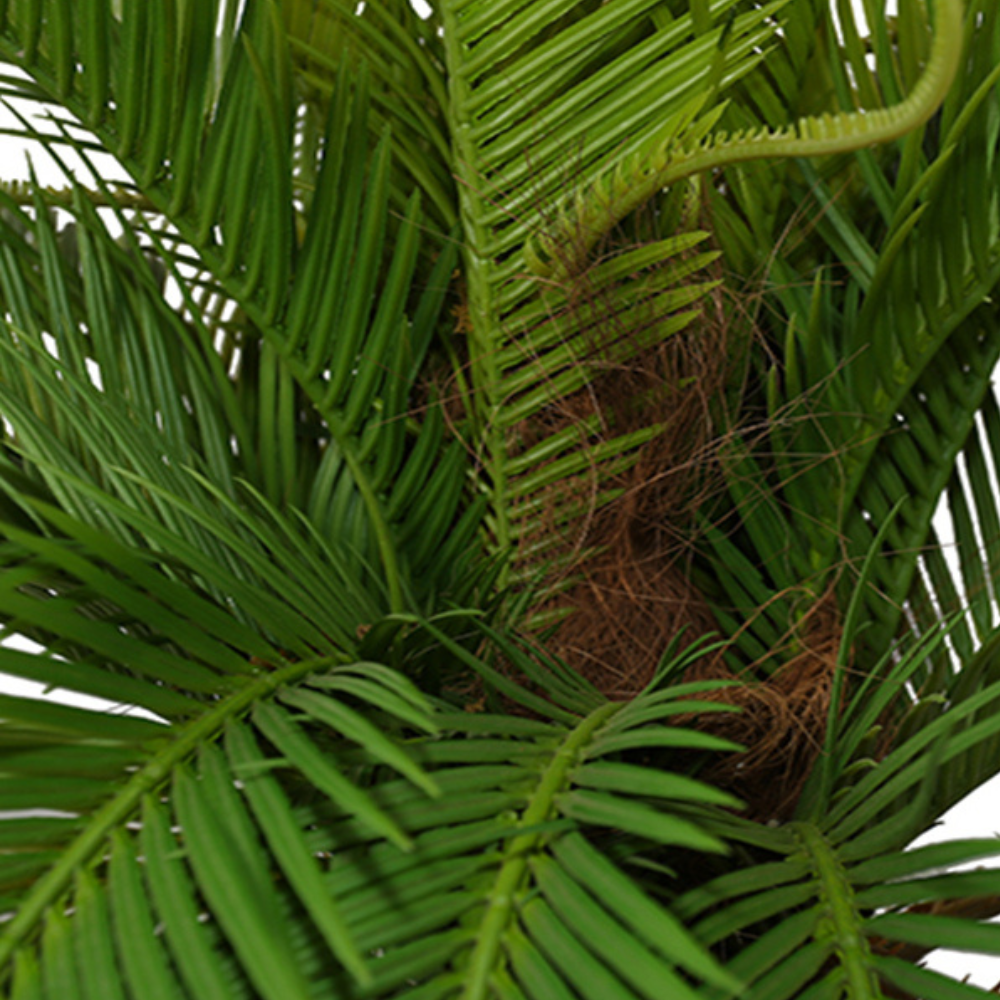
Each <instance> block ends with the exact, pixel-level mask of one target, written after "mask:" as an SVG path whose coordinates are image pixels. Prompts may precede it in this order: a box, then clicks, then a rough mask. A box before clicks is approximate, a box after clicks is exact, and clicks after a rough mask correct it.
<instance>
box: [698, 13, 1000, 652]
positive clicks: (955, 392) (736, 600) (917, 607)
mask: <svg viewBox="0 0 1000 1000" xmlns="http://www.w3.org/2000/svg"><path fill="white" fill-rule="evenodd" d="M969 22H970V24H973V23H974V24H976V25H977V28H981V30H982V32H983V34H982V36H981V38H982V45H981V47H978V46H977V47H976V48H975V50H974V55H972V56H970V63H969V70H968V72H966V73H965V74H964V75H963V76H962V78H961V79H960V80H959V81H958V82H957V84H956V86H955V87H954V89H953V91H952V93H951V95H950V96H949V99H948V102H947V104H946V106H945V108H944V109H943V111H942V120H941V123H940V126H939V127H938V128H937V129H936V134H935V136H934V138H933V140H932V139H931V137H930V136H929V135H928V134H926V133H914V134H913V135H911V136H909V137H907V138H906V139H905V140H904V141H903V142H902V143H901V144H900V147H899V149H898V152H897V154H896V155H893V156H890V155H889V154H888V153H884V154H881V155H880V156H878V157H876V155H875V154H873V153H871V152H867V153H860V154H856V156H855V157H853V158H852V161H837V162H833V161H831V162H830V163H829V165H828V169H827V170H825V171H823V170H821V171H818V170H817V169H815V168H814V167H813V166H811V165H809V164H806V163H803V164H802V165H801V167H800V168H799V170H798V173H799V174H800V179H799V180H796V179H795V173H796V171H789V170H785V171H784V172H783V174H782V175H781V176H783V177H784V181H780V180H779V175H778V174H777V173H776V169H777V168H776V167H775V166H774V165H771V164H763V165H759V166H757V167H754V168H753V169H752V171H751V173H750V174H749V175H748V178H745V179H743V180H735V179H734V181H733V190H734V192H736V199H735V202H736V204H737V205H738V206H739V212H735V211H734V210H733V206H732V204H731V203H729V202H724V201H723V200H722V199H718V201H717V202H715V203H714V204H717V206H718V208H719V211H720V212H721V213H722V214H723V215H724V217H725V219H726V223H725V225H724V227H723V228H722V229H721V230H720V232H722V233H723V234H725V239H724V240H723V247H724V248H725V252H726V254H727V256H728V255H729V254H730V253H732V254H733V255H734V256H738V255H739V254H740V253H741V252H742V251H741V249H740V248H741V247H749V246H750V245H760V244H761V241H765V242H766V241H767V240H768V239H776V238H777V233H775V232H774V230H773V228H769V227H773V226H774V225H775V220H776V219H779V218H783V217H784V214H783V212H782V211H781V210H780V209H779V208H778V207H777V206H774V207H773V208H772V209H771V210H770V214H767V215H764V214H762V213H761V211H760V209H759V205H758V203H757V200H756V199H755V197H754V196H753V195H752V193H751V192H752V191H755V190H757V184H760V183H763V184H764V185H765V186H768V185H770V186H773V185H775V184H778V185H779V187H780V186H783V187H784V190H785V192H786V194H785V197H789V196H790V197H793V198H794V197H795V195H792V194H791V191H797V192H799V197H800V198H801V199H803V200H804V201H805V203H806V204H810V203H811V204H814V205H815V209H814V214H815V219H816V221H815V227H816V231H817V233H818V234H819V236H820V237H821V239H808V242H806V234H805V233H802V234H798V233H796V234H794V235H792V236H791V237H789V239H790V242H793V244H794V241H795V240H796V239H798V240H801V241H802V245H803V246H806V245H808V247H809V250H810V253H811V254H812V256H808V257H806V256H803V255H802V254H800V253H798V251H796V250H795V249H794V245H793V249H792V250H791V252H790V253H788V254H782V255H779V256H778V257H777V258H775V263H774V268H773V274H772V275H771V276H770V277H769V281H770V282H771V283H773V285H774V288H775V292H774V295H775V298H776V301H779V302H781V307H780V309H781V319H780V320H779V323H778V324H777V330H776V331H775V335H774V336H775V341H776V349H777V350H778V351H779V352H780V356H781V362H780V364H777V365H773V366H771V367H770V370H768V371H766V372H765V373H763V374H764V376H765V377H766V380H767V381H766V390H765V391H766V399H767V407H768V416H769V421H770V426H769V428H768V433H767V435H766V438H765V437H762V439H761V442H760V445H763V447H760V445H758V444H757V443H756V442H754V441H747V442H746V443H745V444H744V446H743V449H742V451H739V450H737V451H734V453H733V457H732V461H731V476H732V480H733V485H732V499H733V500H734V502H735V506H736V508H737V509H740V510H743V511H744V514H743V520H744V527H743V528H742V529H741V533H740V535H741V537H740V539H739V540H737V539H735V538H731V537H723V536H722V535H721V534H716V536H715V542H714V544H715V551H716V556H715V561H716V563H717V565H719V566H722V567H725V566H726V565H727V564H728V565H732V564H733V563H734V560H736V559H737V558H738V557H739V558H742V559H743V560H744V561H745V562H746V563H747V564H748V565H749V564H752V565H753V566H754V569H753V570H752V571H751V572H749V573H748V574H744V575H742V576H741V578H740V580H739V581H737V580H736V579H735V578H732V577H731V576H729V577H728V578H727V579H728V582H727V583H725V587H726V590H727V598H726V600H725V603H726V604H727V605H728V606H729V607H730V608H736V609H747V608H750V607H753V606H754V605H755V604H756V605H757V606H759V605H762V604H764V603H765V602H768V603H769V611H768V614H767V615H765V616H761V618H760V619H758V622H757V624H754V625H753V626H752V627H751V629H750V630H749V632H748V633H747V634H746V635H745V636H744V638H743V642H744V648H745V649H746V651H747V653H748V654H750V655H753V656H754V657H755V658H756V657H758V656H759V655H760V652H761V649H762V647H763V646H766V645H767V644H769V643H771V642H773V641H774V640H775V639H777V638H778V637H780V636H781V635H782V634H784V633H785V632H787V630H788V628H789V627H790V624H791V623H792V622H793V620H794V611H793V610H792V606H793V605H794V602H795V599H796V594H801V592H802V591H806V592H809V593H812V594H813V595H814V596H815V595H818V594H820V593H822V592H823V591H824V589H825V587H826V586H828V584H829V580H830V573H831V572H836V571H837V570H838V567H840V566H842V565H843V564H844V563H845V561H846V562H847V564H848V566H850V565H851V564H852V563H856V562H857V561H859V560H860V559H861V558H862V557H863V554H864V553H865V552H867V550H868V547H869V546H870V544H871V540H872V538H873V537H874V535H875V533H876V532H877V530H878V527H879V526H880V525H881V524H883V523H884V521H885V519H886V517H887V515H888V513H889V511H890V510H891V509H892V508H893V507H894V506H895V505H896V504H897V503H899V502H900V501H901V500H903V501H905V503H904V505H903V508H902V512H901V516H900V517H899V518H898V519H897V520H896V521H895V522H894V524H893V526H892V528H891V529H890V532H889V535H888V536H887V539H886V552H885V556H886V557H885V558H884V559H882V560H880V562H879V564H878V569H877V572H876V576H875V578H874V579H873V580H872V581H871V586H870V588H869V591H868V594H867V596H866V601H867V611H868V614H869V616H870V617H871V618H872V619H873V621H872V624H871V625H870V627H869V629H868V631H867V633H866V634H865V636H864V637H863V638H862V639H861V642H862V643H863V645H864V646H865V648H866V649H868V650H870V651H871V652H872V653H874V655H876V656H878V655H880V654H881V652H882V651H884V650H885V649H886V648H887V646H888V644H889V643H890V642H891V640H892V638H893V637H894V636H895V634H896V633H897V631H898V630H899V628H900V627H901V622H903V619H904V610H907V611H908V612H909V613H913V614H915V615H916V616H917V620H918V622H919V625H918V631H919V632H925V631H927V630H928V629H929V628H930V627H931V626H932V625H933V624H934V623H936V622H938V621H939V620H940V615H939V611H935V610H934V607H933V606H934V602H935V600H936V599H937V598H940V600H939V601H938V608H939V610H941V609H943V611H942V612H941V613H943V614H945V615H947V614H949V613H951V612H952V611H954V610H956V607H957V605H956V604H955V602H954V601H949V600H948V599H946V594H945V591H944V590H942V591H941V592H940V593H937V591H938V588H939V586H940V587H945V588H947V587H948V586H950V585H949V584H947V583H946V582H945V581H947V580H950V577H951V574H950V572H948V571H947V570H946V569H945V566H944V562H943V560H942V558H941V556H940V554H939V553H936V552H934V551H933V549H934V548H935V536H934V534H933V529H932V526H931V522H932V518H933V516H934V513H935V510H936V509H937V505H938V499H939V497H940V496H941V494H942V492H944V491H945V490H946V489H949V490H950V495H951V496H952V497H953V498H954V501H953V503H954V505H956V506H957V507H958V508H959V511H960V512H959V520H960V521H961V524H962V528H961V530H962V531H963V532H964V533H965V535H966V537H967V538H968V539H969V540H970V541H971V540H972V539H973V538H974V534H972V533H970V531H969V529H968V524H969V522H968V519H967V518H965V519H964V520H963V519H962V515H961V510H963V509H965V508H966V507H974V509H975V510H976V512H977V514H978V515H979V517H981V518H982V519H983V520H982V523H983V524H984V525H986V526H987V528H986V530H989V529H988V526H989V524H991V523H992V521H991V517H992V518H993V519H994V520H995V511H993V510H992V503H991V501H990V500H989V498H988V490H987V488H986V486H985V472H984V471H983V469H982V452H983V448H982V444H981V442H980V441H979V440H978V439H979V434H980V432H979V431H977V430H976V428H975V423H976V418H977V414H978V413H980V412H984V413H988V412H989V411H990V407H991V406H992V404H991V403H990V399H991V392H990V388H989V385H990V379H991V375H992V370H993V367H994V365H995V363H996V361H997V357H998V355H997V352H996V344H995V338H994V337H992V336H991V335H990V331H991V330H992V328H993V326H994V324H995V310H994V309H993V308H992V305H991V302H990V299H989V290H990V289H992V288H994V287H995V285H996V282H997V280H998V279H1000V271H998V270H997V267H998V262H1000V256H998V248H1000V244H998V242H997V241H998V232H1000V231H998V229H997V225H996V219H997V205H996V192H995V190H994V188H993V186H992V185H990V184H988V183H982V182H981V177H982V176H983V174H982V172H983V171H984V170H985V171H987V172H988V171H989V170H990V169H991V167H990V164H992V163H993V162H994V161H995V159H996V145H997V134H996V126H995V121H994V119H995V109H996V100H997V70H996V66H995V62H993V61H991V60H990V58H989V57H988V55H987V53H988V52H989V51H990V44H991V43H990V41H989V40H990V39H991V38H995V36H996V28H997V18H996V11H995V10H993V9H992V8H990V9H989V10H985V9H983V10H980V9H979V7H977V8H976V9H974V10H972V11H970V13H969ZM918 27H919V28H920V31H923V32H925V33H926V32H927V31H928V30H929V28H928V27H927V26H926V25H924V26H923V27H920V26H919V25H918ZM827 30H829V28H828V29H827ZM880 30H881V29H880ZM913 37H914V35H913V34H911V35H909V36H907V38H908V42H909V44H912V42H913ZM901 44H902V43H901ZM904 61H905V60H904ZM832 65H835V66H836V65H838V61H837V60H833V63H832ZM879 79H880V80H881V79H882V77H881V76H880V78H879ZM887 85H888V84H887ZM897 86H898V87H902V86H903V81H899V82H898V83H897ZM788 99H789V100H791V99H792V96H791V95H790V96H789V97H788ZM741 169H744V168H741ZM751 178H752V179H753V180H752V181H751ZM765 178H767V179H766V180H765ZM860 178H864V179H865V181H866V182H867V183H866V188H865V191H866V201H864V202H863V203H857V204H855V203H853V202H852V199H854V197H855V196H854V195H853V194H852V185H856V184H857V183H858V180H859V179H860ZM751 183H753V186H752V187H751V186H750V185H751ZM837 192H843V193H842V194H838V193H837ZM959 192H960V193H961V194H959ZM959 198H961V199H962V200H961V202H959V201H958V200H957V199H959ZM844 202H846V204H842V203H844ZM741 216H742V217H741ZM809 225H812V223H811V222H810V223H809ZM823 245H825V247H826V252H825V256H824V255H823V253H822V252H820V250H819V248H820V247H821V246H823ZM747 263H748V265H750V266H754V263H755V262H753V261H748V262H747ZM908 290H916V294H913V293H912V292H910V291H908ZM945 371H946V372H947V373H948V374H947V377H946V378H942V376H941V373H942V372H945ZM755 449H756V450H757V454H756V455H755V454H754V451H755ZM765 450H766V451H767V452H769V453H770V454H771V455H775V456H777V459H776V460H775V461H772V460H771V459H770V458H769V457H765V456H764V454H763V453H764V451H765ZM966 450H967V454H968V459H967V461H968V462H969V463H971V467H973V468H975V469H976V470H977V472H976V473H975V486H974V496H972V495H965V491H964V490H963V489H961V488H960V487H959V485H958V484H959V479H958V476H957V474H956V473H955V472H954V471H953V470H954V469H955V468H956V462H957V461H958V460H959V456H960V455H962V454H963V453H964V452H966ZM768 477H770V478H768ZM764 483H767V484H768V485H766V486H764V485H763V484H764ZM949 483H951V484H953V485H952V486H951V487H949ZM956 490H957V491H958V492H956ZM961 548H962V551H963V553H964V555H963V557H962V558H963V560H964V562H965V566H964V569H963V570H962V574H963V576H964V582H965V583H966V588H965V589H966V592H967V594H968V596H969V599H970V601H971V602H972V605H973V607H974V608H975V612H974V616H973V619H972V620H971V621H970V622H969V623H964V622H963V623H960V624H959V625H958V626H956V629H955V632H954V633H953V641H954V642H955V643H956V645H957V648H959V649H960V650H961V651H962V654H963V655H968V654H971V652H972V649H973V648H974V645H975V642H981V641H983V640H984V639H985V638H986V637H987V636H988V635H989V634H990V633H991V629H992V625H991V623H990V621H991V620H990V613H991V612H990V611H989V602H990V600H991V599H992V598H991V594H990V591H989V588H988V587H987V586H986V585H980V582H979V581H981V580H984V579H985V577H984V576H983V573H984V569H983V566H982V563H981V562H980V556H979V555H978V554H977V552H978V548H979V547H978V546H974V545H963V546H961ZM921 564H923V565H924V566H925V567H926V569H927V570H928V572H929V578H928V575H927V574H926V573H925V574H922V573H921V572H920V571H918V567H919V566H920V565H921ZM977 567H978V568H977ZM854 579H855V573H854V570H853V569H852V570H849V571H848V572H847V573H846V574H843V575H842V586H843V587H844V590H845V592H846V589H847V588H848V587H849V586H853V581H854ZM928 580H929V581H930V582H928ZM750 581H753V582H752V583H751V582H750ZM933 581H940V584H939V583H936V582H933ZM928 585H929V586H931V588H932V593H933V594H934V596H933V597H931V596H930V595H925V593H924V592H925V589H926V587H927V586H928ZM782 594H786V595H790V599H788V597H782ZM782 605H784V606H783V607H782ZM728 613H729V615H730V616H731V614H732V612H731V611H730V612H728ZM769 622H770V624H768V623H769ZM903 627H905V625H904V626H903ZM970 627H971V628H974V629H975V631H976V633H977V639H976V640H975V641H974V640H973V639H972V636H971V634H970V633H969V632H968V630H969V628H970Z"/></svg>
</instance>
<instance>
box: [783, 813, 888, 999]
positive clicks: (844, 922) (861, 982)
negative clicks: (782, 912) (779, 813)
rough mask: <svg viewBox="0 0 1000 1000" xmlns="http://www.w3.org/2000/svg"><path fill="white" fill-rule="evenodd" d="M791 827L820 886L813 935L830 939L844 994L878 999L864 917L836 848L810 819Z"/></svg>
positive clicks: (856, 997) (878, 993) (879, 994)
mask: <svg viewBox="0 0 1000 1000" xmlns="http://www.w3.org/2000/svg"><path fill="white" fill-rule="evenodd" d="M793 830H794V833H795V836H796V838H797V839H798V841H799V843H800V844H801V845H802V847H803V850H804V852H805V854H806V856H807V858H808V860H809V861H810V862H811V864H812V866H813V874H814V875H815V876H816V878H817V880H818V882H819V886H820V898H821V900H822V902H821V905H822V907H823V917H822V919H821V920H820V921H819V924H818V926H817V930H816V934H815V937H816V939H817V940H823V939H827V940H832V941H833V944H834V947H835V949H836V951H837V957H838V958H839V959H840V962H841V965H842V966H843V970H844V976H845V979H846V981H847V982H846V985H847V995H848V996H850V997H851V998H852V1000H881V998H882V991H881V990H880V989H879V986H878V983H877V981H876V979H875V975H874V973H873V971H872V954H871V951H870V949H869V947H868V941H867V938H866V937H865V933H864V919H863V917H862V916H861V914H860V913H859V912H858V909H857V907H856V906H855V904H854V888H853V886H852V885H851V883H850V880H849V879H848V878H847V873H846V872H845V871H844V868H843V866H842V865H841V863H840V859H839V858H838V857H837V852H836V851H835V850H834V848H833V847H832V846H831V845H830V843H829V842H828V841H827V839H826V838H825V837H824V836H823V834H822V833H821V832H820V830H819V828H818V827H816V826H813V824H812V823H795V824H793Z"/></svg>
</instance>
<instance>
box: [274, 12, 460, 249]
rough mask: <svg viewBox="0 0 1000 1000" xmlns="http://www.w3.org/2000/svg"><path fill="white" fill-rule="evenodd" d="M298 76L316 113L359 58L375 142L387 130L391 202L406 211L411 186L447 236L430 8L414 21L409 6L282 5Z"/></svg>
mask: <svg viewBox="0 0 1000 1000" xmlns="http://www.w3.org/2000/svg"><path fill="white" fill-rule="evenodd" d="M281 10H282V15H283V17H284V20H285V24H286V26H287V30H288V40H289V47H290V52H291V56H292V60H293V63H294V65H295V68H296V74H297V76H298V78H299V79H300V80H301V81H302V82H303V83H304V84H305V85H306V87H307V89H308V97H309V102H310V105H313V106H315V107H322V106H324V105H325V103H326V102H327V101H328V100H329V97H330V95H331V93H332V91H333V89H334V87H335V85H336V79H337V75H338V73H339V72H340V70H341V68H342V67H343V66H344V65H345V63H346V64H348V65H350V64H351V62H352V61H353V60H356V59H358V58H361V59H363V60H364V63H365V65H366V66H367V67H368V70H369V71H370V74H371V96H372V114H371V116H370V128H371V130H372V134H373V136H374V138H375V139H376V140H377V139H378V137H379V136H380V135H381V133H382V132H383V131H384V129H385V127H386V126H387V125H390V124H391V128H392V139H391V144H392V150H393V158H394V163H395V166H396V168H397V170H398V172H399V179H398V184H397V191H395V192H394V200H395V201H397V202H398V204H399V206H400V207H401V206H403V205H405V202H406V197H407V195H408V191H409V190H410V189H411V188H412V187H414V186H417V187H419V188H420V190H421V191H422V192H423V194H424V196H425V199H426V201H425V204H426V205H427V211H428V216H429V221H430V222H433V223H435V224H437V225H438V226H440V227H441V229H442V231H443V232H448V231H449V230H451V229H452V228H453V227H454V225H455V222H456V220H457V217H458V196H457V193H456V191H455V180H454V177H453V176H452V168H451V149H450V138H449V135H448V121H447V110H448V88H447V83H446V80H445V75H444V48H443V42H442V38H441V32H440V31H439V29H440V26H441V18H440V14H439V13H438V12H437V11H436V10H430V11H429V12H424V16H418V15H417V14H416V13H415V11H414V9H413V7H412V6H411V5H410V4H409V3H398V2H397V3H393V2H388V3H387V2H381V3H380V2H376V3H366V4H364V5H360V4H356V3H350V2H347V0H320V2H319V3H314V2H312V0H282V3H281Z"/></svg>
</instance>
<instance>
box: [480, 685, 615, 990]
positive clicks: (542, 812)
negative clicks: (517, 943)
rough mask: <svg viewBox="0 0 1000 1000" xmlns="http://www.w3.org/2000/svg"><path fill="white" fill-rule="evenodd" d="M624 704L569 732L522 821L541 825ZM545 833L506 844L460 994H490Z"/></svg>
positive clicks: (604, 707) (598, 713)
mask: <svg viewBox="0 0 1000 1000" xmlns="http://www.w3.org/2000/svg"><path fill="white" fill-rule="evenodd" d="M623 706H624V703H622V702H610V703H609V704H606V705H602V706H601V707H600V708H598V709H596V710H595V711H593V712H591V713H590V715H588V716H587V718H585V719H584V720H583V722H581V723H580V724H579V725H578V726H577V727H576V729H574V730H572V732H570V734H569V736H567V737H566V739H565V741H564V742H563V744H562V746H561V747H559V749H558V750H556V752H555V754H554V755H553V757H552V760H551V761H550V763H549V766H548V767H547V768H546V769H545V771H544V772H543V774H542V777H541V780H540V781H539V783H538V787H537V788H536V789H535V793H534V795H532V797H531V801H530V802H529V803H528V808H527V809H525V811H524V813H523V814H522V815H521V822H520V825H521V826H523V827H533V826H537V825H538V824H540V823H544V822H545V821H546V820H548V819H550V818H551V817H552V814H553V811H554V801H555V797H556V796H557V795H558V794H559V793H560V792H562V791H563V790H564V788H565V787H566V783H567V778H568V775H569V772H570V770H571V769H572V768H573V767H575V766H576V764H577V763H578V762H579V757H580V751H581V750H582V749H583V748H584V747H585V746H586V745H587V744H588V743H589V742H590V741H591V739H592V738H593V736H594V733H595V732H596V731H597V730H598V729H600V728H601V727H602V726H603V725H604V723H605V722H607V720H608V719H610V718H611V717H612V716H613V715H615V713H617V712H618V711H619V710H620V709H621V708H622V707H623ZM545 836H546V834H545V833H544V832H538V833H524V834H522V835H521V836H519V837H514V838H512V839H511V841H510V842H509V844H508V845H507V850H506V858H505V859H504V861H503V862H502V864H501V865H500V871H499V872H498V873H497V877H496V881H495V882H494V884H493V891H492V892H491V893H490V894H489V898H488V900H487V904H486V905H487V907H488V908H489V909H488V912H487V914H486V919H485V920H484V921H483V924H482V927H481V928H480V930H479V935H478V937H477V938H476V946H475V948H474V949H473V952H472V956H471V958H470V960H469V966H468V970H469V977H470V978H469V981H468V983H467V984H466V987H465V991H464V992H463V993H462V1000H486V998H487V997H488V996H489V992H490V979H491V977H492V975H493V973H494V971H495V965H496V961H497V956H498V954H499V952H500V946H501V943H502V941H503V936H504V932H505V931H506V930H507V927H508V926H509V924H510V922H511V920H512V919H513V916H514V905H515V900H516V897H517V894H518V893H519V892H520V891H521V889H522V888H523V882H524V877H525V874H526V872H527V867H528V861H529V860H530V858H531V856H532V855H533V854H534V853H535V852H536V851H537V850H538V849H539V847H540V846H541V844H542V841H543V840H544V838H545Z"/></svg>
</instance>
